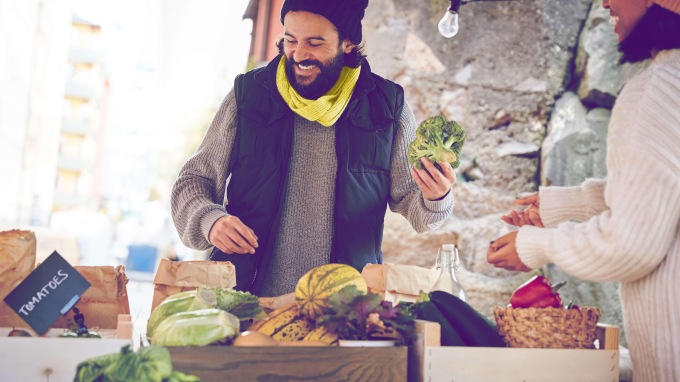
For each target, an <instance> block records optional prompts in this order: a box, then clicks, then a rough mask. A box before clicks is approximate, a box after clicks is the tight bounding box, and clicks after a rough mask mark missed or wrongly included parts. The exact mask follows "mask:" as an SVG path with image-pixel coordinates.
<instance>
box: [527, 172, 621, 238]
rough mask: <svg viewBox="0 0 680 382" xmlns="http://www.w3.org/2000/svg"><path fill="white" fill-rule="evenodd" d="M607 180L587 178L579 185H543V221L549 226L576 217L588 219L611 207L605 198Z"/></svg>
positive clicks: (541, 196)
mask: <svg viewBox="0 0 680 382" xmlns="http://www.w3.org/2000/svg"><path fill="white" fill-rule="evenodd" d="M606 185H607V181H606V180H600V179H587V180H586V181H585V182H584V183H583V184H582V185H581V186H579V187H541V188H540V190H539V196H540V202H541V207H540V209H539V213H540V214H541V221H542V222H543V225H544V226H545V227H547V228H554V227H557V225H558V224H560V223H562V222H564V221H567V220H571V219H575V220H580V221H587V220H589V219H590V218H592V217H593V216H596V215H599V214H601V213H602V212H604V211H606V210H608V209H609V207H607V203H605V200H604V189H605V187H606Z"/></svg>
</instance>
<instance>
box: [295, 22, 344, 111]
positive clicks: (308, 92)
mask: <svg viewBox="0 0 680 382" xmlns="http://www.w3.org/2000/svg"><path fill="white" fill-rule="evenodd" d="M283 21H284V30H285V40H284V43H283V53H284V54H285V55H286V75H287V76H288V81H290V84H291V86H292V87H293V89H295V91H297V92H298V94H299V95H300V96H301V97H303V98H306V99H318V98H319V97H321V96H322V95H324V94H326V93H327V92H328V91H329V90H330V89H331V88H332V87H333V85H335V83H336V82H337V80H338V78H339V77H340V72H341V71H342V67H343V66H344V62H345V56H344V53H349V52H351V51H352V48H354V45H352V44H351V43H349V41H348V40H345V41H343V42H340V41H339V36H338V31H337V30H336V28H335V26H334V25H333V23H331V22H330V21H328V19H326V18H325V17H323V16H320V15H317V14H314V13H310V12H288V13H287V14H286V16H285V18H284V20H283Z"/></svg>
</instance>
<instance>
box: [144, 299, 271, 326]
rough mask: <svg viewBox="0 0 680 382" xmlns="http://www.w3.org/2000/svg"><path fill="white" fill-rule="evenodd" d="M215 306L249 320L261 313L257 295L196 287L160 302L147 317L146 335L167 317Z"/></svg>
mask: <svg viewBox="0 0 680 382" xmlns="http://www.w3.org/2000/svg"><path fill="white" fill-rule="evenodd" d="M213 308H217V309H220V310H224V311H226V312H228V313H231V314H233V315H234V316H236V317H238V319H239V320H244V321H245V320H250V319H252V318H254V317H257V316H258V315H260V314H261V313H262V307H261V306H260V301H259V300H258V298H257V296H254V295H252V294H250V293H248V292H240V291H235V290H232V289H217V288H198V289H196V290H192V291H187V292H182V293H178V294H175V295H172V296H170V297H168V298H166V299H165V300H163V302H161V303H160V304H159V305H158V306H157V307H156V309H154V311H153V312H151V317H149V322H148V323H147V326H146V333H147V336H148V337H153V335H154V332H155V330H156V328H157V327H158V326H159V325H160V323H161V322H163V321H164V320H165V319H167V318H168V317H170V316H172V315H174V314H177V313H186V312H192V311H197V310H203V309H213Z"/></svg>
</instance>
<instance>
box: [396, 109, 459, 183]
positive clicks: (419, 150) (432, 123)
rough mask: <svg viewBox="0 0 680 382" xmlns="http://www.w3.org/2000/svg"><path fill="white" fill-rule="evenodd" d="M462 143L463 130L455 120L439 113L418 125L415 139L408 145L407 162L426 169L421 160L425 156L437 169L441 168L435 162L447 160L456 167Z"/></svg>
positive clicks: (420, 168)
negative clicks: (450, 119)
mask: <svg viewBox="0 0 680 382" xmlns="http://www.w3.org/2000/svg"><path fill="white" fill-rule="evenodd" d="M464 144H465V131H464V130H463V129H462V128H461V127H460V125H458V124H457V123H456V122H454V121H449V120H448V119H446V117H443V116H441V115H438V116H435V117H432V118H428V119H426V120H425V121H423V123H421V124H420V125H419V126H418V129H417V130H416V139H415V140H414V141H413V142H411V144H410V145H409V149H408V163H409V164H411V165H412V166H413V165H415V167H416V168H417V169H419V170H426V171H427V168H425V167H424V166H423V163H422V162H421V158H427V159H428V160H429V161H430V162H432V163H433V164H434V166H435V167H436V168H437V169H438V170H439V171H442V169H441V167H440V166H439V165H438V164H437V162H448V163H450V164H451V167H452V168H458V166H460V151H461V150H462V149H463V145H464ZM428 174H429V171H428Z"/></svg>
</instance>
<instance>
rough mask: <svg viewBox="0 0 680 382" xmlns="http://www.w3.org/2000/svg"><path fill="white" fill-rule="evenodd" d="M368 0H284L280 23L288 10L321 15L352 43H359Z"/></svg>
mask: <svg viewBox="0 0 680 382" xmlns="http://www.w3.org/2000/svg"><path fill="white" fill-rule="evenodd" d="M367 6H368V0H336V1H328V0H285V1H284V2H283V6H282V7H281V24H282V25H283V20H284V18H285V17H286V14H287V13H288V12H296V11H306V12H311V13H315V14H317V15H321V16H323V17H325V18H327V19H328V20H329V21H330V22H332V23H333V25H335V27H336V28H338V30H339V31H340V32H342V33H343V34H344V35H345V36H347V37H349V39H350V41H352V43H354V44H357V45H358V44H359V43H361V39H362V34H361V20H362V19H363V18H364V12H365V10H366V7H367Z"/></svg>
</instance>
